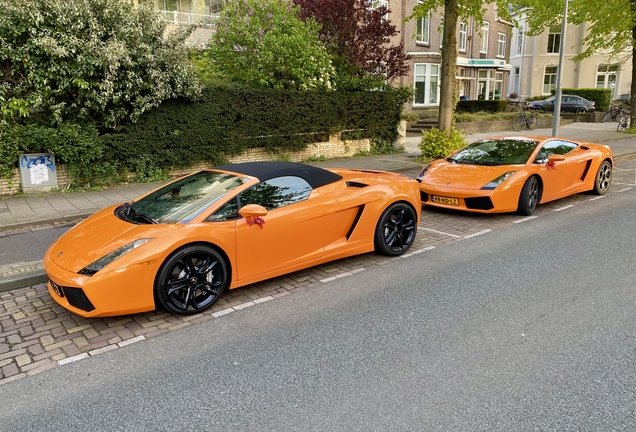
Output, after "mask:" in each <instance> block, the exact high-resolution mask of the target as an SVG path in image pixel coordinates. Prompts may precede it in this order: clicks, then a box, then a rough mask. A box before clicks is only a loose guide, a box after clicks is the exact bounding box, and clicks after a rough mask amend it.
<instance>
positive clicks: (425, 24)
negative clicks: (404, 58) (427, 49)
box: [416, 12, 431, 44]
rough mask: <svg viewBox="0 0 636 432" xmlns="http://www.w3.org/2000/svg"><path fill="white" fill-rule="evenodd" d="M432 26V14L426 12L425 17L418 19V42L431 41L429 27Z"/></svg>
mask: <svg viewBox="0 0 636 432" xmlns="http://www.w3.org/2000/svg"><path fill="white" fill-rule="evenodd" d="M430 26H431V14H430V12H429V13H428V14H426V16H425V17H423V18H418V19H417V39H416V42H420V43H425V44H428V43H429V33H430V31H429V28H430Z"/></svg>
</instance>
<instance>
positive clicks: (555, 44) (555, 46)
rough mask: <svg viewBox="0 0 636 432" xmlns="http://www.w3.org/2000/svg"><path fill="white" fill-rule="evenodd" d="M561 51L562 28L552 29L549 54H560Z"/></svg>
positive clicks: (547, 51) (554, 27)
mask: <svg viewBox="0 0 636 432" xmlns="http://www.w3.org/2000/svg"><path fill="white" fill-rule="evenodd" d="M560 50H561V26H553V27H550V32H549V33H548V46H547V47H546V53H547V54H559V51H560Z"/></svg>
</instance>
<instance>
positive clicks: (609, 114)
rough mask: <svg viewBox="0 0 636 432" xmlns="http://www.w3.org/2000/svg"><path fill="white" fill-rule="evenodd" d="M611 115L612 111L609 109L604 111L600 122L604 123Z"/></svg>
mask: <svg viewBox="0 0 636 432" xmlns="http://www.w3.org/2000/svg"><path fill="white" fill-rule="evenodd" d="M611 117H612V113H611V112H610V111H608V112H606V113H605V115H604V116H603V118H602V119H601V123H605V122H606V121H608V120H609V119H610V118H611Z"/></svg>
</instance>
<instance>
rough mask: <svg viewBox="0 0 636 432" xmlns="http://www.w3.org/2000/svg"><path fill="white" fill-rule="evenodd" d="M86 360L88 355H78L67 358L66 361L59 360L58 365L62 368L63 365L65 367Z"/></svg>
mask: <svg viewBox="0 0 636 432" xmlns="http://www.w3.org/2000/svg"><path fill="white" fill-rule="evenodd" d="M85 358H88V353H82V354H78V355H76V356H73V357H66V358H65V359H62V360H58V361H57V364H59V365H60V366H61V365H65V364H67V363H74V362H76V361H80V360H83V359H85Z"/></svg>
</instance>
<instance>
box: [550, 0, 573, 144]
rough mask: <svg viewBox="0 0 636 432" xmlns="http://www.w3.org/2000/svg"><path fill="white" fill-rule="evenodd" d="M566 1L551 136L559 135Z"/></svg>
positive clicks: (566, 21)
mask: <svg viewBox="0 0 636 432" xmlns="http://www.w3.org/2000/svg"><path fill="white" fill-rule="evenodd" d="M568 1H569V0H564V1H563V3H564V5H563V22H562V23H561V43H560V45H559V69H558V70H557V87H556V92H555V94H554V123H553V124H552V136H558V135H559V124H560V123H561V93H562V92H561V77H562V76H563V51H564V50H565V34H566V27H567V26H568Z"/></svg>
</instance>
